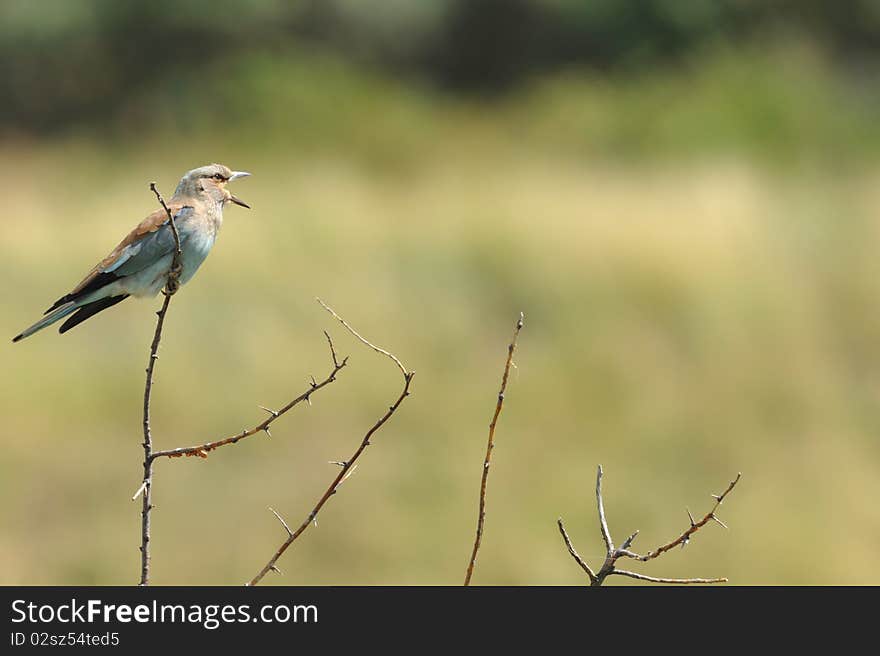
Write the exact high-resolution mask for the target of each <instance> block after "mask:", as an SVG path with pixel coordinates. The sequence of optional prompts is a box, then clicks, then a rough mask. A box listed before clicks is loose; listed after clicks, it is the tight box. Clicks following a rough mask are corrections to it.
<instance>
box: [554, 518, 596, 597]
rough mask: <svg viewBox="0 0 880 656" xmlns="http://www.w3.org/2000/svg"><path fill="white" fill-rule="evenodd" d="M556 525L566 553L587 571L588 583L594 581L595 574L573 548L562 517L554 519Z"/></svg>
mask: <svg viewBox="0 0 880 656" xmlns="http://www.w3.org/2000/svg"><path fill="white" fill-rule="evenodd" d="M556 525H557V526H559V532H560V533H561V534H562V539H563V540H564V541H565V546H566V548H567V549H568V553H570V554H571V557H572V558H574V560H575V562H576V563H577V564H578V565H580V566H581V569H582V570H584V571H585V572H586V573H587V576H588V577H589V579H590V583H594V582H595V581H596V574H595V572H593V570H592V569H591V568H590V566H589V565H587V563H586V561H584V559H583V558H581V556H580V554H579V553H578V552H577V549H575V548H574V545H573V544H572V543H571V538H570V537H568V533H567V532H566V531H565V526H564V525H563V523H562V517H560V518H559V519H557V520H556Z"/></svg>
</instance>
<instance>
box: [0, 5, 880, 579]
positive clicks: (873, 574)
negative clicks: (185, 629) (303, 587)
mask: <svg viewBox="0 0 880 656" xmlns="http://www.w3.org/2000/svg"><path fill="white" fill-rule="evenodd" d="M878 43H880V8H878V4H877V3H876V2H869V1H864V2H858V1H850V2H838V3H833V4H832V3H825V2H820V1H819V0H815V1H808V2H805V1H801V2H790V1H784V0H776V1H770V2H767V1H764V2H758V1H757V0H755V1H748V0H726V1H722V0H700V1H697V0H695V1H692V2H687V3H684V2H678V1H677V0H652V1H650V2H637V1H635V0H631V1H628V0H604V1H601V2H600V1H598V0H594V1H591V2H586V1H575V0H507V1H504V2H502V1H501V0H494V1H490V0H485V1H483V0H481V1H477V2H474V1H467V0H422V1H420V2H417V1H410V2H407V1H406V0H394V1H393V2H367V1H357V0H332V1H330V0H324V1H322V2H319V1H315V2H311V1H300V2H293V3H290V2H281V1H276V0H263V1H259V2H249V3H235V2H223V1H217V0H212V1H210V2H208V1H190V2H182V3H181V2H172V1H171V0H162V1H158V0H154V1H153V2H149V3H135V2H111V1H110V0H90V1H86V0H78V1H71V2H64V1H60V0H56V1H46V0H44V1H42V2H30V1H27V0H3V1H2V2H0V98H2V101H0V180H2V199H3V206H4V208H3V210H4V211H3V213H2V218H0V221H2V231H0V274H2V276H3V278H4V280H6V283H7V284H5V285H3V286H2V289H0V303H2V308H3V312H2V317H0V324H2V331H3V332H4V333H5V334H6V335H7V337H9V338H11V337H12V336H13V335H14V334H16V333H17V332H19V330H20V329H21V328H23V327H25V326H26V325H28V324H30V323H31V322H32V321H34V320H35V319H36V318H37V317H38V316H39V315H40V313H41V312H42V310H43V309H45V307H48V305H49V304H50V303H51V302H52V301H53V300H54V299H55V298H57V297H58V296H59V295H61V294H63V293H65V292H66V291H68V289H69V288H70V287H71V286H72V285H73V284H75V283H76V282H77V281H78V280H79V279H80V278H81V277H82V276H83V275H84V274H85V272H86V271H87V270H88V269H89V268H90V267H91V265H92V264H93V263H94V262H95V261H97V260H98V259H99V258H101V257H103V256H104V255H105V254H106V252H108V251H109V250H110V248H111V247H112V246H113V245H114V244H115V243H116V242H117V241H118V240H119V239H120V238H121V237H122V236H123V235H124V234H125V233H126V232H127V231H128V230H129V229H130V228H131V227H132V226H133V225H134V224H135V223H136V222H137V221H139V220H140V219H141V218H142V217H143V216H144V215H146V214H147V213H148V212H150V211H152V210H153V209H154V208H155V202H154V199H153V197H152V195H151V194H150V192H149V190H148V187H147V185H148V183H149V181H151V180H156V181H157V182H158V183H159V187H160V189H162V190H163V191H165V193H166V194H170V193H171V191H172V190H173V187H174V185H175V184H176V182H177V180H178V179H179V178H180V176H181V175H182V174H183V173H184V172H185V171H186V170H188V169H190V168H193V167H195V166H199V165H202V164H206V163H209V162H213V161H217V162H222V163H225V164H227V165H229V166H231V167H234V168H238V169H245V170H249V171H251V172H253V174H254V177H253V178H250V179H248V180H247V181H244V182H241V183H236V193H237V194H238V195H239V196H241V197H242V198H243V199H245V200H246V201H248V202H249V203H251V204H252V205H253V208H254V209H253V210H251V211H249V212H248V211H246V210H241V209H239V208H231V209H229V210H228V211H227V214H226V225H225V227H224V229H223V235H222V238H221V239H220V241H219V242H218V245H217V247H216V248H215V249H214V251H213V253H212V255H211V257H210V258H209V260H208V262H207V263H206V265H205V266H204V267H203V268H202V270H201V271H200V273H199V275H198V276H197V277H196V278H195V280H194V281H193V282H192V283H190V284H189V285H188V286H187V287H186V288H185V289H184V290H183V291H182V292H181V294H180V295H178V296H177V297H176V298H175V301H174V303H173V304H172V307H171V311H170V314H169V316H168V323H167V330H166V334H165V338H164V340H163V344H162V350H161V356H162V357H161V360H160V361H159V363H158V370H157V382H156V387H155V392H154V404H153V413H154V434H155V442H156V444H157V446H158V447H159V448H170V447H175V446H183V445H189V444H194V443H198V442H202V441H205V440H209V439H217V438H220V437H225V436H226V435H229V434H232V433H234V432H237V431H240V430H241V429H242V428H244V427H246V426H250V425H253V424H254V423H256V421H257V420H259V419H260V418H261V416H262V414H261V411H260V410H258V408H257V404H261V405H268V406H280V405H282V404H283V403H284V402H286V401H287V400H289V399H290V398H292V397H293V396H295V395H296V394H299V393H300V392H301V391H302V390H303V389H305V386H306V384H307V380H308V376H309V375H310V374H314V375H315V376H318V377H319V376H321V375H322V374H324V373H325V372H326V371H327V370H328V367H329V358H328V354H327V351H326V346H325V343H324V338H323V335H322V334H321V331H322V330H323V329H327V330H329V331H330V332H331V334H333V336H334V337H335V340H336V344H337V348H338V349H339V350H340V352H341V353H342V354H350V355H351V361H350V367H349V368H347V369H346V370H344V371H343V372H342V373H341V374H340V376H339V379H338V381H337V382H336V383H335V384H334V385H332V386H330V387H329V388H327V389H326V390H323V391H322V392H321V393H320V394H319V395H316V396H315V398H314V406H313V407H311V408H308V407H302V408H299V409H297V410H296V411H295V412H294V413H292V414H290V415H288V416H286V417H284V418H283V419H281V420H280V421H279V422H278V423H277V424H275V427H274V428H273V438H272V439H266V438H264V437H255V438H252V439H250V440H248V441H246V442H243V443H241V444H240V445H238V446H236V447H228V448H224V449H222V450H220V451H217V452H215V453H214V454H212V455H211V456H210V457H209V458H208V459H207V460H193V459H186V460H175V461H159V462H158V463H157V465H156V472H155V478H154V482H155V485H154V501H155V505H156V510H155V512H154V515H153V580H154V581H155V582H156V583H159V584H238V583H241V582H244V581H245V580H248V579H249V578H251V577H252V576H253V575H254V574H255V573H256V572H257V571H258V570H259V568H260V567H261V566H262V565H263V564H264V563H265V561H266V560H267V559H268V557H269V556H270V554H271V553H272V552H273V551H274V549H275V548H276V547H277V545H278V544H279V543H280V541H281V539H282V537H283V531H282V530H281V527H280V526H279V525H278V523H277V521H276V520H275V518H274V517H273V516H272V515H271V513H270V512H269V511H268V510H267V508H266V507H267V506H272V507H274V508H276V509H277V510H278V511H279V512H280V513H282V514H283V515H284V516H285V517H286V518H287V519H288V521H289V522H290V523H299V521H300V520H301V519H302V518H303V517H304V516H305V515H306V514H307V513H308V511H309V509H311V507H312V505H313V504H314V502H315V500H316V499H317V497H318V496H319V495H320V493H321V492H322V491H323V490H324V488H325V487H326V485H327V484H328V483H329V481H330V479H331V477H332V476H334V475H335V473H336V471H335V467H334V466H333V465H330V464H328V460H339V459H344V458H346V457H348V456H349V455H350V454H351V452H352V451H353V449H354V448H355V446H356V444H357V443H358V442H359V441H360V439H361V437H362V435H363V432H364V431H365V429H366V428H367V427H369V426H370V425H371V424H372V423H373V422H374V421H375V420H376V418H377V417H378V416H379V415H380V414H381V413H382V412H383V411H384V409H385V408H386V407H387V405H388V404H389V403H390V402H391V401H393V399H394V398H395V397H396V395H397V394H398V392H399V386H400V374H399V372H398V371H397V370H396V369H395V368H394V366H393V365H392V364H391V363H389V362H388V361H387V360H385V359H383V358H382V357H381V356H379V355H377V354H375V353H373V352H371V351H369V350H367V349H365V348H364V347H363V346H362V345H360V344H358V343H357V342H355V341H354V340H353V339H352V338H351V337H350V336H349V335H347V334H346V333H345V332H344V331H343V330H342V329H341V327H340V326H339V325H338V324H336V323H335V322H334V321H333V319H332V318H331V317H330V316H329V315H327V314H326V313H325V312H324V311H323V310H322V309H321V308H320V307H319V306H318V305H317V304H316V303H315V302H314V297H315V296H320V297H321V298H323V299H325V300H326V301H327V302H328V303H330V304H331V305H332V306H333V307H334V308H335V309H336V310H337V311H339V312H340V313H341V314H342V315H343V316H344V317H346V318H347V319H348V320H349V321H350V322H351V323H352V324H353V325H354V326H355V327H356V328H357V329H359V330H360V331H362V332H363V333H364V334H365V335H366V336H368V337H369V338H370V339H372V340H374V341H375V342H377V343H378V344H380V345H383V346H385V347H387V348H389V349H391V350H393V351H394V352H395V353H396V354H398V355H399V356H400V358H401V359H402V360H403V361H404V363H405V364H406V365H407V366H408V367H410V368H412V369H415V370H416V371H417V376H416V378H415V381H414V384H413V395H412V396H411V397H410V398H409V399H408V400H407V401H406V403H405V404H404V405H403V406H402V408H401V409H400V411H399V413H398V414H397V415H395V417H394V418H393V420H392V421H391V422H390V423H389V424H388V425H387V426H386V427H385V428H384V429H383V430H382V432H381V433H379V434H378V436H377V437H376V438H375V439H374V444H375V446H373V447H372V448H371V449H370V450H368V452H367V453H366V454H365V456H364V458H363V460H362V461H361V466H360V467H359V468H358V469H357V471H356V473H355V474H354V475H353V476H352V478H351V479H350V480H348V481H347V482H346V483H345V485H344V486H343V488H342V490H341V492H340V494H339V495H338V496H336V497H334V498H333V499H332V500H331V501H330V503H329V504H328V505H327V507H326V508H325V509H324V511H323V512H322V514H321V515H320V517H319V520H318V526H317V528H315V527H311V528H310V529H309V530H308V531H307V532H306V534H305V535H304V536H303V537H302V538H301V540H300V541H298V542H297V543H296V544H295V546H294V547H293V548H292V549H291V550H290V551H288V553H287V554H286V555H285V556H284V558H283V559H282V561H281V562H280V567H281V569H282V570H283V572H284V575H283V576H273V577H271V578H270V579H268V580H267V582H271V583H280V584H381V583H391V584H395V583H396V584H423V583H426V584H460V583H461V581H462V579H463V576H464V570H465V565H466V563H467V559H468V556H469V555H470V548H471V545H472V541H473V532H474V525H475V520H476V513H477V508H476V504H477V493H478V487H479V476H480V468H481V464H482V458H483V453H484V450H485V440H486V426H487V424H488V421H489V418H490V416H491V412H492V410H493V407H494V402H495V395H496V394H497V389H498V384H499V379H500V374H501V369H502V365H503V362H504V357H505V348H506V344H507V340H508V339H509V337H510V333H511V331H512V328H513V324H514V321H515V318H516V316H517V314H518V312H519V311H523V312H525V315H526V325H525V329H524V331H523V334H522V336H521V340H520V350H519V352H518V354H517V357H516V363H517V368H516V370H515V371H514V372H513V375H512V378H511V383H510V387H509V390H508V395H507V404H506V405H505V408H504V413H503V415H502V417H501V420H500V424H499V428H498V434H497V446H496V450H495V454H494V465H493V469H492V474H491V477H490V483H489V507H488V517H487V525H486V534H485V537H484V542H483V548H482V550H481V552H480V559H479V561H478V565H477V570H476V573H475V577H474V582H475V583H479V584H580V583H583V579H582V575H581V572H580V570H579V569H578V568H577V567H576V565H575V564H574V563H573V562H572V561H571V559H570V558H569V556H568V554H567V553H566V552H565V549H564V546H563V544H562V542H561V540H560V538H559V535H558V533H557V531H556V526H555V521H556V518H557V517H558V516H560V515H561V516H562V517H564V518H565V520H566V524H567V526H568V529H569V532H570V533H571V535H572V537H573V539H574V541H575V544H576V545H577V547H578V548H579V550H580V552H581V554H582V555H584V556H585V557H586V558H587V559H588V560H589V561H590V562H594V563H597V564H599V563H600V562H601V553H602V542H601V538H600V535H599V532H598V528H597V519H596V512H595V503H594V498H593V485H594V477H595V467H596V464H597V463H602V464H603V465H604V467H605V472H606V476H605V490H606V508H607V512H608V517H609V522H610V526H611V529H612V532H613V533H614V535H615V536H616V537H617V539H618V540H620V539H622V538H623V537H624V536H625V535H627V534H629V533H630V532H631V531H633V530H635V529H636V528H638V529H641V534H640V536H639V538H638V539H637V541H636V543H635V545H634V548H637V549H638V550H640V551H647V550H649V549H651V548H653V547H655V546H657V545H658V544H659V543H661V542H664V541H666V540H668V539H670V538H672V537H674V536H675V535H677V534H678V532H680V531H681V530H682V529H683V528H685V526H686V525H687V516H686V514H685V510H684V508H685V506H688V507H690V509H691V510H692V511H693V512H694V513H695V514H697V513H702V512H705V511H706V510H708V508H709V506H710V504H711V499H710V497H709V493H710V492H716V493H717V492H719V491H721V490H722V489H723V488H724V486H725V485H726V484H727V482H728V481H730V480H731V479H732V477H733V476H735V474H736V472H737V471H742V472H743V479H742V482H741V483H740V485H739V487H738V488H737V489H736V490H735V491H734V493H733V494H732V495H731V497H730V498H729V500H728V501H727V502H726V503H725V505H724V506H723V508H722V512H721V517H722V518H723V519H724V520H725V522H726V523H727V524H728V525H729V526H730V531H729V532H728V531H724V530H723V529H721V528H720V527H718V526H709V527H707V528H706V529H705V530H704V531H702V532H701V533H700V534H698V535H697V536H696V538H695V539H694V540H693V541H692V543H691V545H690V546H689V547H688V548H687V549H685V550H676V551H675V552H674V553H671V554H669V555H668V556H666V557H664V558H663V559H661V560H660V561H656V562H653V563H650V564H649V565H644V566H641V567H638V566H633V569H638V570H639V571H643V572H645V573H648V574H652V575H655V576H728V577H730V579H731V581H732V582H733V583H739V584H746V583H768V584H780V583H787V584H806V583H812V584H831V583H874V584H877V583H880V561H878V558H877V554H878V553H880V508H878V505H877V503H876V499H877V497H878V495H880V442H878V439H877V435H878V432H880V346H878V345H880V260H878V257H877V243H878V238H880V191H878V181H880V122H878V121H877V116H878V112H880V84H878V81H877V80H878V77H877V73H878V71H880V66H878V64H880V59H878V54H880V50H878ZM158 304H159V301H158V300H156V301H151V302H146V301H141V302H128V303H125V304H123V305H120V306H119V307H118V308H116V309H114V310H113V311H112V312H108V313H106V314H102V315H101V316H100V317H98V318H95V319H94V320H92V321H90V322H88V323H87V324H85V325H84V326H82V327H79V328H77V329H76V330H75V331H72V332H71V333H69V334H66V335H64V336H63V337H59V336H58V335H57V334H56V333H55V332H54V330H47V331H45V332H43V333H40V334H39V335H37V336H35V337H32V338H30V339H28V340H27V341H25V342H23V343H21V344H16V345H15V346H13V345H12V344H10V343H8V342H7V344H6V346H5V347H4V348H3V349H2V351H0V365H2V369H3V372H4V374H3V376H0V403H2V424H0V426H2V428H0V436H2V449H0V453H2V455H0V498H2V501H3V502H2V504H0V583H5V584H12V583H25V584H131V583H135V582H136V581H137V578H138V574H139V553H138V544H139V531H140V525H139V522H140V516H139V508H140V506H139V503H133V502H132V501H131V500H130V497H131V495H132V494H133V493H134V491H135V490H136V489H137V487H138V485H139V483H140V476H141V464H140V463H141V455H142V451H141V447H140V442H141V432H140V431H141V428H140V421H141V403H142V395H143V370H144V366H145V364H146V361H147V353H148V344H149V340H150V337H151V335H152V331H153V328H154V318H155V317H154V315H153V313H152V312H153V310H155V309H157V307H158ZM614 583H619V584H624V583H627V581H622V580H621V581H618V580H615V581H614Z"/></svg>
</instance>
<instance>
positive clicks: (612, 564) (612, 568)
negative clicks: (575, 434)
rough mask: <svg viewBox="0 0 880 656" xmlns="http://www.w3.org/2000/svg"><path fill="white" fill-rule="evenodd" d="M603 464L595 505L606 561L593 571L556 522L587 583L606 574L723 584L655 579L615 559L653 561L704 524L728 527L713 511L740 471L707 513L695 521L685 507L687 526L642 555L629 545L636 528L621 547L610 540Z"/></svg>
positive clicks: (720, 580)
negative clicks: (603, 496)
mask: <svg viewBox="0 0 880 656" xmlns="http://www.w3.org/2000/svg"><path fill="white" fill-rule="evenodd" d="M602 474H603V472H602V465H599V468H598V470H597V473H596V504H597V505H598V507H599V527H600V529H601V531H602V538H603V540H604V541H605V562H604V563H603V564H602V567H601V568H600V569H599V571H598V572H594V571H593V570H592V569H591V568H590V566H589V565H587V564H586V563H585V562H584V560H583V559H582V558H581V557H580V556H579V555H578V553H577V551H576V550H575V548H574V545H573V544H572V542H571V538H569V537H568V533H567V532H566V531H565V526H564V524H563V523H562V518H559V519H558V520H557V521H556V523H557V526H558V527H559V532H560V533H561V534H562V539H563V540H564V541H565V546H566V548H567V549H568V552H569V553H570V554H571V557H572V558H574V560H575V562H577V564H578V565H580V567H581V568H582V569H583V570H584V571H585V572H586V573H587V576H588V577H589V579H590V585H591V586H594V587H598V586H600V585H602V583H604V581H605V579H606V578H607V577H609V576H612V575H615V576H626V577H629V578H632V579H638V580H640V581H650V582H651V583H672V584H679V585H684V584H692V583H726V582H727V579H726V578H717V579H697V578H689V579H668V578H657V577H654V576H647V575H645V574H639V573H638V572H630V571H627V570H623V569H617V567H616V565H617V561H618V560H619V559H620V558H631V559H633V560H640V561H646V560H652V559H654V558H657V557H658V556H660V555H662V554H664V553H666V552H667V551H669V550H670V549H672V548H673V547H675V546H677V545H679V544H680V545H682V547H684V546H685V545H686V544H687V543H688V542H689V541H690V538H691V536H692V535H693V534H694V533H696V532H697V531H699V530H700V529H701V528H702V527H703V526H705V525H706V524H707V523H709V522H710V521H714V522H716V523H717V524H719V525H720V526H723V527H724V528H727V526H726V525H725V524H724V522H722V521H721V520H720V519H718V517H717V516H716V515H715V512H716V511H717V510H718V506H720V505H721V503H722V502H723V501H724V498H725V497H726V496H727V495H728V494H729V493H730V492H731V490H733V488H734V487H735V486H736V484H737V483H739V479H740V478H741V477H742V474H741V473H739V474H737V475H736V478H735V479H734V480H733V481H731V482H730V484H729V485H728V486H727V489H726V490H724V492H722V493H721V494H713V495H712V498H714V499H715V505H714V506H713V507H712V510H710V511H709V512H708V513H706V515H705V516H704V517H703V518H702V519H701V520H700V521H695V520H694V518H693V515H691V511H690V510H688V511H687V513H688V517H689V519H690V526H689V527H688V528H687V529H686V530H685V531H684V532H683V533H682V534H681V535H679V536H678V537H677V538H676V539H675V540H673V541H671V542H669V543H667V544H664V545H663V546H661V547H658V548H656V549H654V550H653V551H650V552H648V553H647V554H646V555H644V556H640V555H639V554H637V553H635V552H633V551H630V549H629V548H630V546H631V545H632V543H633V540H635V538H636V536H637V535H638V534H639V532H638V531H636V532H635V533H633V534H632V535H630V536H629V537H628V538H627V539H626V540H624V541H623V544H621V545H620V547H618V548H615V547H614V542H613V541H612V539H611V533H610V531H609V530H608V522H607V521H606V519H605V503H604V501H603V499H602Z"/></svg>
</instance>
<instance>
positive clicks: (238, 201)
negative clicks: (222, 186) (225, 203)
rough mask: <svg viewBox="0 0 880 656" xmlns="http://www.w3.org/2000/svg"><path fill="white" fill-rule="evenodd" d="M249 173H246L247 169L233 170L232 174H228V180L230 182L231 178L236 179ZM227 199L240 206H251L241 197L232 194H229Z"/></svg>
mask: <svg viewBox="0 0 880 656" xmlns="http://www.w3.org/2000/svg"><path fill="white" fill-rule="evenodd" d="M249 175H250V173H248V172H247V171H233V172H232V175H230V176H229V182H232V181H233V180H238V179H239V178H246V177H248V176H249ZM229 200H231V201H232V202H233V203H235V204H236V205H241V206H242V207H246V208H248V209H250V208H251V206H250V205H248V204H247V203H245V202H244V201H243V200H242V199H241V198H236V197H235V196H233V195H232V194H230V195H229Z"/></svg>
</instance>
